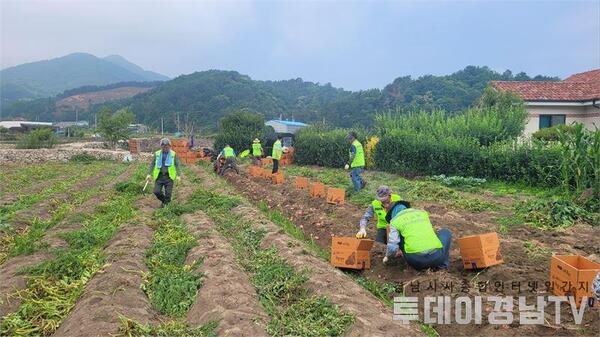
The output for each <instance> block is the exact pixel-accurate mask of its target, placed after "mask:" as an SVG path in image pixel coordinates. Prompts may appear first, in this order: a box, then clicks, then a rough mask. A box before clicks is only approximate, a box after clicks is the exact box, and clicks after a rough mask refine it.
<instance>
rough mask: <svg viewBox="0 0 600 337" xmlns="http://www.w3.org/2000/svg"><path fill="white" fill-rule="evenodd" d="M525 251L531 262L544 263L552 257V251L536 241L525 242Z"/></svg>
mask: <svg viewBox="0 0 600 337" xmlns="http://www.w3.org/2000/svg"><path fill="white" fill-rule="evenodd" d="M523 249H525V253H526V254H527V257H528V258H529V259H530V260H533V261H537V262H544V261H546V260H548V258H549V256H550V255H552V250H551V249H550V248H548V247H544V246H543V245H541V244H539V243H536V242H534V241H525V242H523Z"/></svg>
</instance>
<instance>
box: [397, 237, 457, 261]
mask: <svg viewBox="0 0 600 337" xmlns="http://www.w3.org/2000/svg"><path fill="white" fill-rule="evenodd" d="M437 236H438V238H439V239H440V241H441V242H442V248H438V249H434V250H432V251H430V252H427V253H413V254H407V253H406V252H405V251H404V238H402V235H400V250H402V254H403V255H404V259H405V260H406V263H408V265H409V266H411V267H413V268H415V269H417V270H423V269H427V268H448V267H449V266H450V244H451V243H452V232H450V230H448V229H446V228H443V229H440V231H439V232H438V233H437Z"/></svg>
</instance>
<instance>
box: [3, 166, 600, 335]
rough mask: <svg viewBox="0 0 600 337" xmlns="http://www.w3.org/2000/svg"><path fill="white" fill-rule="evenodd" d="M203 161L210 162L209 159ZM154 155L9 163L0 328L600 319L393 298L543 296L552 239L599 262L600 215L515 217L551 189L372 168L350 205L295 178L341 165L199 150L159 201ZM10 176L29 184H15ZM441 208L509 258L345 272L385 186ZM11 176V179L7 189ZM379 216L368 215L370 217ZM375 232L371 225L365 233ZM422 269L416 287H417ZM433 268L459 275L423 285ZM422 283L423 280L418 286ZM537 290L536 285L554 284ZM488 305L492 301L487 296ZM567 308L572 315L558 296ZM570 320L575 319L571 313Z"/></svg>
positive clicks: (590, 325) (456, 328)
mask: <svg viewBox="0 0 600 337" xmlns="http://www.w3.org/2000/svg"><path fill="white" fill-rule="evenodd" d="M201 163H202V162H201ZM146 168H147V166H146V163H145V162H140V163H135V162H134V163H129V164H123V163H115V162H108V161H90V162H76V161H74V162H68V163H56V162H46V163H41V164H35V165H10V166H8V167H7V169H6V170H3V175H2V177H1V178H0V179H2V182H3V184H2V185H0V186H3V189H2V190H0V198H1V200H2V203H1V204H0V219H1V221H0V222H1V223H2V224H1V225H0V226H1V227H0V230H1V231H0V240H1V242H2V246H1V248H0V317H1V318H0V320H1V321H0V335H11V336H12V335H18V336H38V335H43V336H50V335H54V336H82V335H88V336H96V335H114V336H142V335H186V336H221V335H223V336H229V335H231V336H240V335H249V336H267V335H269V336H284V335H293V336H336V335H344V336H365V335H370V336H409V335H410V336H415V335H423V336H425V335H429V336H436V335H440V336H456V335H462V336H466V335H485V336H487V335H489V336H491V335H499V334H501V335H506V336H521V335H580V336H594V335H597V334H598V333H599V331H600V330H599V326H598V324H599V323H598V317H597V315H594V313H592V312H588V313H586V315H585V316H584V323H582V325H578V326H576V325H575V324H574V323H573V322H570V321H566V322H565V320H563V324H562V325H560V326H556V325H554V324H553V323H552V322H551V321H549V322H547V324H546V325H545V326H518V325H514V326H512V325H511V326H492V325H485V324H484V325H483V326H477V325H464V326H462V325H456V324H452V325H444V324H440V325H432V326H430V325H424V324H421V323H419V322H415V323H411V324H402V323H401V322H399V321H395V320H393V319H392V317H393V306H392V299H393V297H394V296H401V295H405V296H425V295H429V294H433V293H436V294H446V295H457V294H459V293H460V292H461V286H464V283H465V282H466V283H468V284H469V286H470V287H469V289H468V294H469V295H476V294H479V293H480V291H479V288H478V286H479V285H481V284H484V283H486V284H488V285H489V287H490V288H493V286H494V285H495V283H496V282H504V285H505V288H504V289H503V290H496V289H488V292H487V294H488V295H491V294H506V295H513V294H516V292H515V290H514V289H512V288H509V285H511V287H512V282H513V281H514V282H519V281H520V282H521V284H522V285H521V287H522V289H523V292H524V294H523V296H525V295H527V296H533V294H531V295H530V293H527V291H528V288H527V286H528V282H536V281H537V282H539V287H540V288H543V284H544V282H546V281H547V280H548V269H549V257H550V255H551V254H552V253H560V254H580V255H584V256H588V257H590V258H591V259H593V260H597V259H598V256H599V255H600V251H598V250H599V247H600V241H599V240H600V238H599V236H598V229H597V227H592V226H590V225H588V224H583V223H581V224H576V225H575V226H571V227H568V228H564V229H558V230H545V229H540V228H538V227H535V226H531V225H525V224H523V223H517V221H516V220H515V217H514V214H513V204H514V203H515V202H520V201H521V200H527V198H530V197H532V196H533V195H535V194H536V193H538V194H539V193H544V191H536V190H527V191H524V192H519V191H515V190H512V189H511V188H507V186H493V185H491V184H488V185H485V186H483V187H478V188H470V189H466V190H465V189H461V188H454V187H446V186H444V185H442V183H439V182H436V181H426V180H415V179H411V180H409V179H405V178H401V177H399V176H394V175H391V174H380V173H376V172H367V174H366V177H367V180H368V181H369V185H368V188H367V191H364V192H361V193H359V194H355V195H351V196H350V197H349V199H348V200H347V202H346V203H345V204H343V205H339V206H338V205H329V204H327V203H325V202H324V201H323V200H319V199H311V198H310V197H309V196H308V193H307V192H306V191H302V190H298V189H296V188H295V187H294V186H293V180H292V177H293V176H308V177H310V179H311V180H314V181H319V180H320V181H323V182H325V183H327V184H329V185H331V186H339V187H346V186H347V185H348V184H349V180H348V178H347V177H346V173H345V172H344V171H342V170H336V169H322V168H317V167H304V166H290V167H285V168H283V171H284V172H285V174H286V182H285V183H284V184H283V185H272V184H271V183H270V182H267V180H264V179H260V178H253V177H250V176H249V175H248V174H247V173H246V169H245V168H244V169H243V170H242V174H241V175H239V176H238V175H227V176H226V177H224V178H221V177H217V176H216V175H214V174H213V173H212V171H211V169H210V168H209V167H208V166H205V165H203V164H199V165H190V166H184V170H183V178H182V180H181V182H179V183H177V184H176V186H175V189H174V202H173V203H171V204H170V205H169V206H168V207H166V208H162V209H161V208H158V205H159V203H158V201H157V200H156V198H155V197H154V196H153V195H152V194H151V193H150V192H149V190H146V191H145V192H142V186H143V180H144V176H145V170H146ZM10 182H18V184H19V186H18V188H15V187H14V185H13V184H11V183H10ZM383 182H387V183H388V185H390V186H392V188H393V189H394V190H395V191H396V192H398V193H400V194H401V195H402V196H403V197H405V198H407V199H409V200H411V201H413V202H414V204H415V205H416V206H417V207H423V208H425V209H426V210H427V211H429V212H430V214H431V217H432V220H433V222H434V224H435V225H436V226H440V227H447V228H449V229H451V230H452V231H453V234H454V241H453V245H454V243H455V239H456V238H458V237H460V236H464V235H468V234H476V233H483V232H488V231H498V232H499V233H500V236H501V243H502V253H503V257H504V261H505V263H504V264H502V265H499V266H495V267H492V268H489V269H487V270H484V271H481V272H479V273H475V272H469V271H464V270H463V269H462V267H461V266H462V264H461V261H460V257H459V253H458V250H457V248H456V245H454V246H453V249H452V252H451V256H452V260H451V268H450V270H449V271H438V272H420V273H419V272H416V271H414V270H412V269H410V268H408V267H407V266H406V265H405V264H404V263H403V262H395V263H392V264H391V265H387V266H384V265H382V264H381V259H382V257H383V255H382V253H383V246H378V245H376V246H375V247H374V249H373V250H372V256H371V261H372V268H371V269H370V270H367V271H363V272H341V271H340V270H338V269H335V268H333V267H331V266H330V264H329V261H328V259H329V247H330V244H331V236H332V235H336V236H339V235H343V236H354V234H355V232H356V230H357V223H358V219H359V218H360V216H361V215H362V213H363V211H364V208H365V205H367V204H368V202H370V198H371V195H372V193H373V191H374V189H375V188H376V187H377V185H378V184H380V183H383ZM5 186H7V187H8V188H5ZM371 228H372V227H370V229H371ZM373 232H374V231H373V230H370V231H368V233H369V234H370V235H372V234H373ZM417 281H418V282H419V284H420V289H419V291H418V292H417V291H413V290H414V289H412V288H413V287H412V286H413V285H414V284H415V283H416V282H417ZM434 281H437V282H439V283H438V284H439V286H440V287H441V285H442V282H444V283H445V284H447V283H448V282H452V283H453V284H454V287H455V288H454V289H453V290H451V291H448V290H439V289H438V291H437V292H435V291H433V290H432V289H427V287H429V286H430V284H432V283H433V282H434ZM411 282H412V284H411ZM544 292H545V290H544V289H538V290H537V291H536V292H535V294H536V295H537V294H543V293H544ZM486 310H489V308H486ZM563 311H564V312H563V318H564V319H569V317H572V316H570V313H569V312H568V311H567V308H566V307H565V308H563ZM570 319H571V320H572V318H570Z"/></svg>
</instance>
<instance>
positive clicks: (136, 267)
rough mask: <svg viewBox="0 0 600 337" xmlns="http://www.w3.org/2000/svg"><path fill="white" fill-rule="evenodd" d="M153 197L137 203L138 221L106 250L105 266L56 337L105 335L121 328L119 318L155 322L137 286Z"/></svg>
mask: <svg viewBox="0 0 600 337" xmlns="http://www.w3.org/2000/svg"><path fill="white" fill-rule="evenodd" d="M153 199H154V197H153V196H146V197H144V198H143V199H141V200H139V201H138V207H139V212H140V214H139V219H136V220H141V221H139V222H137V221H136V222H132V223H129V224H127V225H125V226H124V227H123V228H122V229H121V230H120V231H119V232H118V233H117V235H115V236H114V237H113V238H112V239H111V241H110V242H109V243H108V245H107V246H106V247H105V249H104V252H105V253H106V262H107V265H106V266H105V268H104V269H103V270H101V271H99V272H98V273H96V275H94V277H93V278H92V279H91V280H90V281H89V283H88V284H87V285H86V287H85V290H84V291H83V294H82V295H81V297H80V299H79V301H77V304H76V305H75V308H74V309H73V311H72V312H71V314H70V315H69V316H68V317H67V318H66V319H65V320H64V321H63V322H62V324H61V325H60V327H59V328H58V330H56V332H55V333H54V335H55V336H108V335H110V334H115V333H117V331H118V330H119V327H120V325H121V323H120V320H119V315H123V316H126V317H128V318H131V319H134V320H136V321H138V322H140V323H143V324H150V323H152V324H156V323H158V315H157V313H156V312H155V311H154V309H153V308H152V305H151V304H150V301H149V300H148V297H147V296H146V294H144V292H143V291H142V289H140V284H142V282H143V279H144V277H143V275H144V273H147V272H148V268H147V267H146V264H145V261H144V257H145V251H146V249H147V248H148V247H149V246H150V243H151V242H152V234H153V230H152V228H151V227H149V226H147V225H146V221H143V219H144V218H145V219H148V218H149V217H151V214H152V211H153V210H154V200H153Z"/></svg>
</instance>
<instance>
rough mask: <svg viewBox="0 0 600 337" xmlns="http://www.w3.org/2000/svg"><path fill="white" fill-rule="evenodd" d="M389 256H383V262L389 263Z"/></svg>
mask: <svg viewBox="0 0 600 337" xmlns="http://www.w3.org/2000/svg"><path fill="white" fill-rule="evenodd" d="M388 260H389V259H388V257H387V255H386V256H384V257H383V264H387V263H388Z"/></svg>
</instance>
